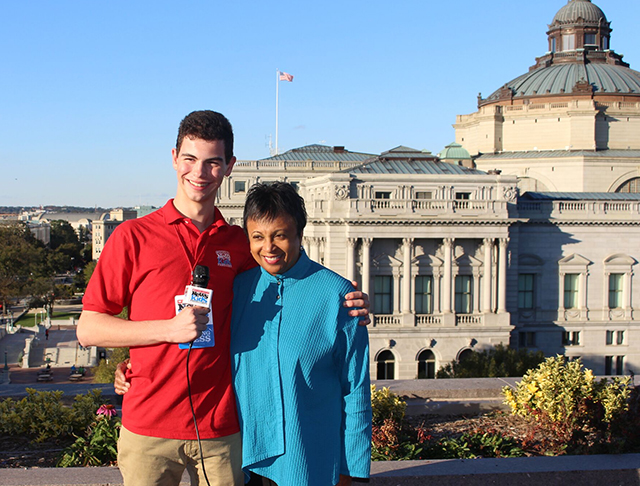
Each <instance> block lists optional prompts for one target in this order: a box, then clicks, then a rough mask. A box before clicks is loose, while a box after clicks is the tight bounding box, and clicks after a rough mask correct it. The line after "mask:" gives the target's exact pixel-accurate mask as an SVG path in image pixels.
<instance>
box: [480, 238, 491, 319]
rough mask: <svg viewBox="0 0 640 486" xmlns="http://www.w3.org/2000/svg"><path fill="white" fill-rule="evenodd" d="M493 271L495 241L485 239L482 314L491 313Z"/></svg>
mask: <svg viewBox="0 0 640 486" xmlns="http://www.w3.org/2000/svg"><path fill="white" fill-rule="evenodd" d="M492 269H493V239H492V238H485V239H484V274H483V275H482V283H483V285H482V312H484V313H485V314H488V313H490V312H491V310H492V309H491V282H492V280H493V279H492V275H491V273H492Z"/></svg>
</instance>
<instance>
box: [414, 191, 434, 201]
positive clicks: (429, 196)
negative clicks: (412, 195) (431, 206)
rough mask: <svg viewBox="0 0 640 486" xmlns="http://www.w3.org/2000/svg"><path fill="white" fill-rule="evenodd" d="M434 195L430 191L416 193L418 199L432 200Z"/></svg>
mask: <svg viewBox="0 0 640 486" xmlns="http://www.w3.org/2000/svg"><path fill="white" fill-rule="evenodd" d="M432 198H433V193H431V192H430V191H416V199H432Z"/></svg>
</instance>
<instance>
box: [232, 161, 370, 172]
mask: <svg viewBox="0 0 640 486" xmlns="http://www.w3.org/2000/svg"><path fill="white" fill-rule="evenodd" d="M359 165H362V161H332V160H238V161H237V162H236V163H235V165H234V171H236V172H238V169H240V171H245V170H247V171H252V170H258V171H259V170H261V169H262V170H274V169H275V170H284V171H286V170H296V171H299V170H308V171H321V172H338V171H341V170H343V169H351V168H353V167H357V166H359Z"/></svg>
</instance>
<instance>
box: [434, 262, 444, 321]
mask: <svg viewBox="0 0 640 486" xmlns="http://www.w3.org/2000/svg"><path fill="white" fill-rule="evenodd" d="M441 280H442V272H440V269H439V268H438V270H437V271H434V272H433V313H434V314H440V312H442V305H441V301H442V297H441V296H440V282H441Z"/></svg>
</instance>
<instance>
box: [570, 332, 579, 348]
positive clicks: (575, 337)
mask: <svg viewBox="0 0 640 486" xmlns="http://www.w3.org/2000/svg"><path fill="white" fill-rule="evenodd" d="M571 344H572V345H573V346H580V331H573V332H572V333H571Z"/></svg>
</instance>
